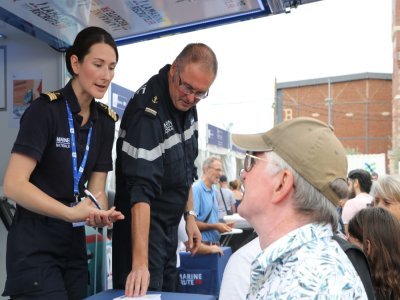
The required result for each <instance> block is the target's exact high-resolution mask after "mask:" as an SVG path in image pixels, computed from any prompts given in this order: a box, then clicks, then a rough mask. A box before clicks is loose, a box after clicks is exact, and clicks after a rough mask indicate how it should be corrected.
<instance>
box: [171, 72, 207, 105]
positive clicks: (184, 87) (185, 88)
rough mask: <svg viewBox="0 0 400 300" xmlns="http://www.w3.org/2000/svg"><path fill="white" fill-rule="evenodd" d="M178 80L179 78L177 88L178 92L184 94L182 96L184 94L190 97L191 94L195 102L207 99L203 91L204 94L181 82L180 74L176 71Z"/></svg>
mask: <svg viewBox="0 0 400 300" xmlns="http://www.w3.org/2000/svg"><path fill="white" fill-rule="evenodd" d="M178 78H179V84H178V87H179V90H180V91H181V92H182V93H184V94H186V95H191V94H193V95H194V97H195V98H196V99H197V100H201V99H204V98H207V96H208V91H205V92H202V91H195V90H194V89H193V88H192V87H191V86H190V85H189V84H187V83H186V82H184V81H182V79H181V74H180V72H179V71H178Z"/></svg>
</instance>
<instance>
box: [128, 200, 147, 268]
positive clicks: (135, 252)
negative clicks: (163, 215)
mask: <svg viewBox="0 0 400 300" xmlns="http://www.w3.org/2000/svg"><path fill="white" fill-rule="evenodd" d="M131 213H132V217H131V226H132V228H131V229H132V234H131V236H132V269H133V268H134V267H135V266H146V267H148V265H149V230H150V205H149V204H148V203H145V202H139V203H136V204H135V205H133V206H132V208H131Z"/></svg>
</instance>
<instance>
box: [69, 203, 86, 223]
mask: <svg viewBox="0 0 400 300" xmlns="http://www.w3.org/2000/svg"><path fill="white" fill-rule="evenodd" d="M77 204H78V202H73V203H71V207H73V206H75V205H77ZM85 225H86V222H85V221H81V222H74V223H72V227H82V226H85Z"/></svg>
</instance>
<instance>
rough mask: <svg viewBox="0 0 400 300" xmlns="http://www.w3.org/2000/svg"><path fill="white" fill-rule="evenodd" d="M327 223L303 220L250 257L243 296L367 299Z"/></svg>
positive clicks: (351, 266) (354, 271)
mask: <svg viewBox="0 0 400 300" xmlns="http://www.w3.org/2000/svg"><path fill="white" fill-rule="evenodd" d="M332 236H333V234H332V228H331V226H330V225H322V224H317V223H313V224H307V225H304V226H302V227H300V228H298V229H296V230H293V231H291V232H290V233H289V234H287V235H285V236H283V237H282V238H280V239H278V240H277V241H275V242H274V243H272V244H271V245H269V246H268V247H267V248H266V249H265V250H264V251H263V252H262V253H261V254H260V255H258V256H257V257H256V259H255V260H254V261H253V264H252V267H251V282H250V289H249V293H248V294H247V299H338V300H339V299H368V298H367V295H366V293H365V290H364V286H363V284H362V281H361V279H360V277H359V276H358V274H357V272H356V270H355V269H354V267H353V265H352V263H351V262H350V260H349V259H348V257H347V256H346V254H345V253H344V252H343V250H342V249H341V248H340V246H339V244H338V243H337V242H336V241H334V240H333V239H332Z"/></svg>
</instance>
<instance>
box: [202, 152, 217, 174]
mask: <svg viewBox="0 0 400 300" xmlns="http://www.w3.org/2000/svg"><path fill="white" fill-rule="evenodd" d="M214 161H221V159H219V158H218V157H216V156H210V157H208V158H207V159H206V160H205V161H204V162H203V172H205V171H206V170H207V169H208V168H210V167H212V165H213V163H214Z"/></svg>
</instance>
